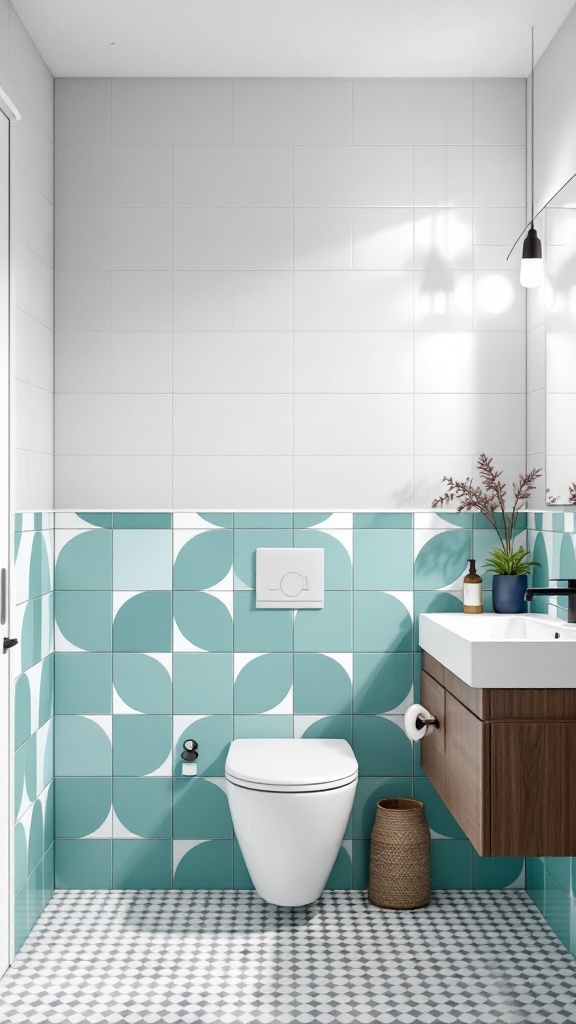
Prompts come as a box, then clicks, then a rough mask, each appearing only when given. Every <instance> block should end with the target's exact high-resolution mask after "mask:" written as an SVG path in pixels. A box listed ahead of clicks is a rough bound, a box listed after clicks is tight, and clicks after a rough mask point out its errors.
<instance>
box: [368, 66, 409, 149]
mask: <svg viewBox="0 0 576 1024" xmlns="http://www.w3.org/2000/svg"><path fill="white" fill-rule="evenodd" d="M415 104H416V83H415V81H414V80H413V79H407V78H383V79H379V80H375V79H358V80H357V81H355V82H354V142H356V143H360V144H362V145H377V144H380V145H382V144H386V143H392V144H396V145H397V144H402V143H404V144H410V143H412V142H413V141H414V108H415Z"/></svg>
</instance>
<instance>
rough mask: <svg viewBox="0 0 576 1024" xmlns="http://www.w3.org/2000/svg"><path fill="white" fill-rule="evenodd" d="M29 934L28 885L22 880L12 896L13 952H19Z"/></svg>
mask: <svg viewBox="0 0 576 1024" xmlns="http://www.w3.org/2000/svg"><path fill="white" fill-rule="evenodd" d="M29 934H30V928H29V927H28V886H27V885H26V883H25V882H24V884H23V885H22V888H21V889H20V890H19V891H17V892H16V895H15V897H14V954H16V953H19V952H20V950H21V948H22V946H23V945H24V943H25V942H26V939H27V938H28V936H29Z"/></svg>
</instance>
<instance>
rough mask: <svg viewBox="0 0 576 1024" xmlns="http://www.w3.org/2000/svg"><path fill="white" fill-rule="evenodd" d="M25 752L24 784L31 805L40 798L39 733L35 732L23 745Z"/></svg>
mask: <svg viewBox="0 0 576 1024" xmlns="http://www.w3.org/2000/svg"><path fill="white" fill-rule="evenodd" d="M23 750H24V783H25V786H26V793H27V796H28V801H29V802H30V803H31V802H32V801H33V800H35V799H36V797H37V796H38V788H37V780H38V762H37V750H38V733H37V732H35V733H33V735H32V736H31V737H30V739H29V740H26V743H24V744H23Z"/></svg>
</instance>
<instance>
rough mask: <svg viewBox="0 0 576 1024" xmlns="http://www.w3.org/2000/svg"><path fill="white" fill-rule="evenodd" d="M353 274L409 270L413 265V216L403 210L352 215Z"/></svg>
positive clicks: (362, 212) (383, 210) (373, 210)
mask: <svg viewBox="0 0 576 1024" xmlns="http://www.w3.org/2000/svg"><path fill="white" fill-rule="evenodd" d="M352 231H353V243H352V244H353V259H354V269H355V270H410V269H412V267H413V265H414V220H413V212H412V210H410V209H407V208H405V207H403V208H401V209H399V210H391V209H382V210H375V209H371V210H369V209H361V210H354V211H353V220H352Z"/></svg>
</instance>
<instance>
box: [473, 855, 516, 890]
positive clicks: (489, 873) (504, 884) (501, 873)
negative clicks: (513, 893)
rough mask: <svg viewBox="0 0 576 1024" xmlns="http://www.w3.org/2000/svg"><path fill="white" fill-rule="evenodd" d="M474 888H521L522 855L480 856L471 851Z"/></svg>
mask: <svg viewBox="0 0 576 1024" xmlns="http://www.w3.org/2000/svg"><path fill="white" fill-rule="evenodd" d="M472 857H473V862H474V888H475V889H523V888H524V858H523V857H480V855H479V854H478V853H476V850H473V851H472Z"/></svg>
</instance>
